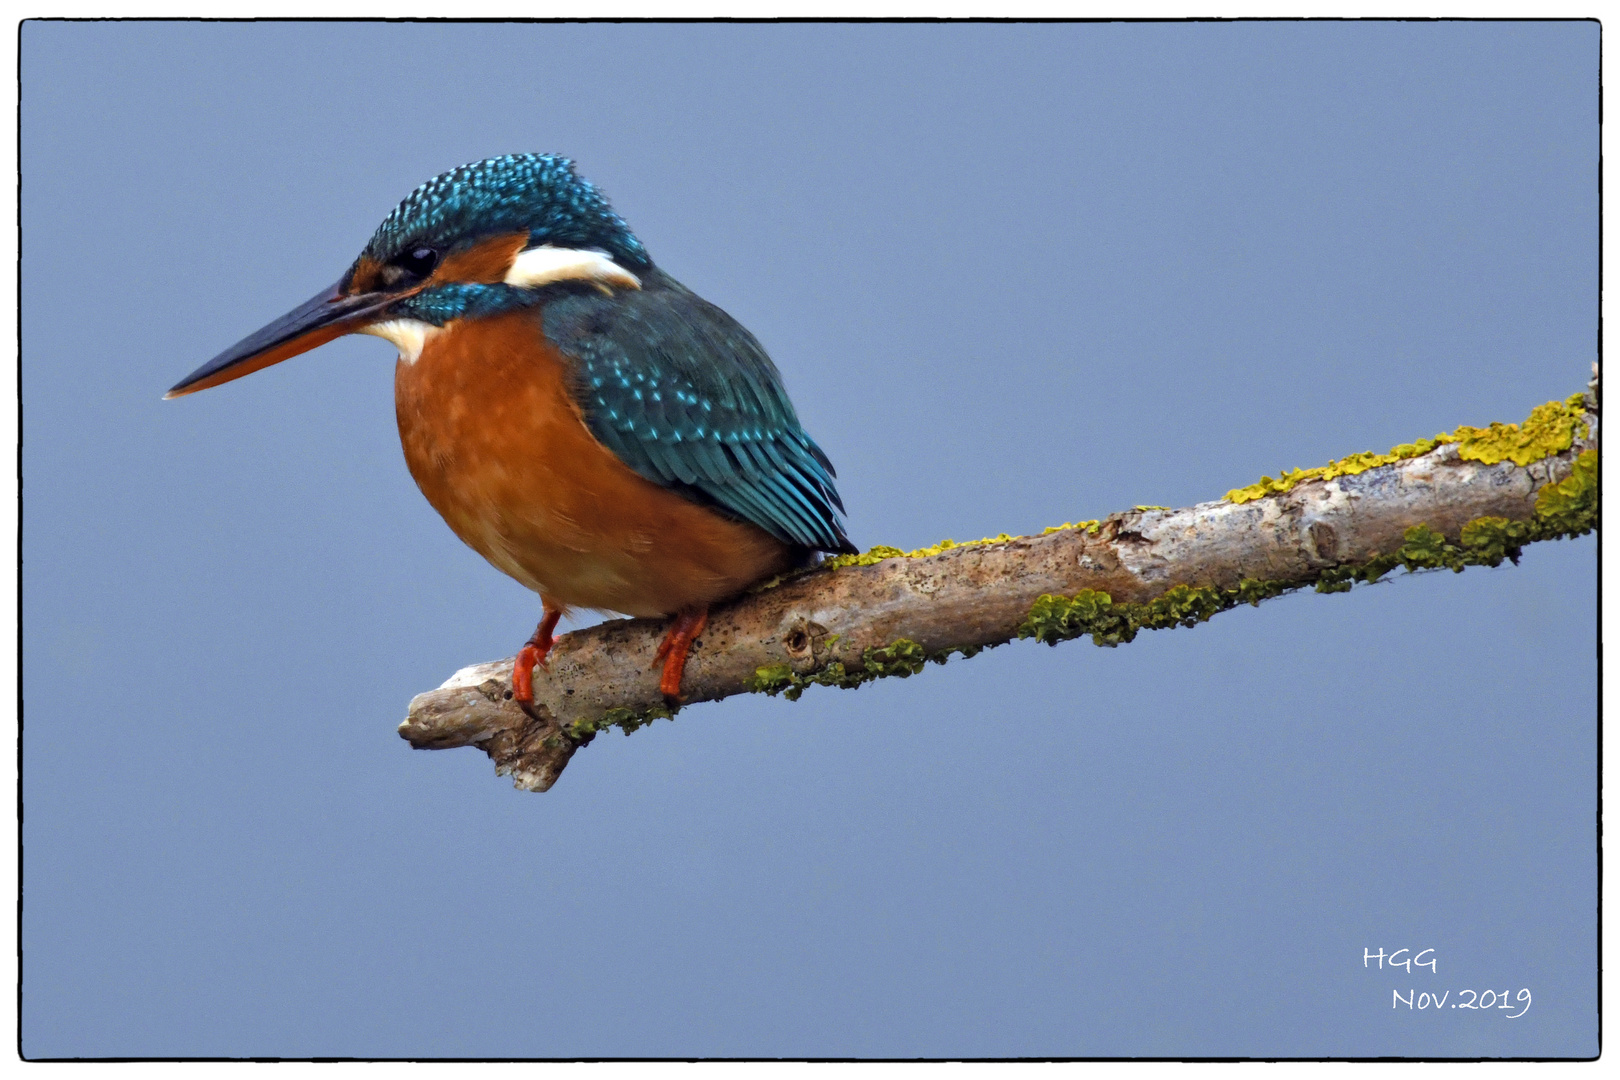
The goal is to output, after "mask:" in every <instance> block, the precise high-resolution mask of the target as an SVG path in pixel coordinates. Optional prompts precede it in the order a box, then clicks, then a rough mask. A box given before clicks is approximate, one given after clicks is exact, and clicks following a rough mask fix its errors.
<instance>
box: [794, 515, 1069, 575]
mask: <svg viewBox="0 0 1620 1080" xmlns="http://www.w3.org/2000/svg"><path fill="white" fill-rule="evenodd" d="M1093 524H1094V523H1093ZM1064 528H1067V526H1064ZM1046 531H1047V532H1053V531H1054V530H1052V529H1048V530H1046ZM1043 535H1044V534H1043ZM1017 539H1018V537H1016V536H1008V535H1007V534H1006V533H1000V534H998V535H996V536H987V537H985V538H984V539H983V540H963V541H962V542H961V543H957V542H956V541H955V540H949V539H947V540H941V541H940V542H939V543H937V544H935V545H933V546H932V547H925V548H917V549H916V550H914V551H901V550H900V549H899V548H897V547H890V546H889V545H887V544H878V545H877V546H876V547H873V548H869V549H867V550H866V551H863V552H861V553H860V554H859V555H834V556H833V557H832V558H830V559H824V560H822V563H821V565H822V566H824V567H826V568H827V569H829V570H836V569H837V568H838V567H840V566H875V565H877V564H878V563H880V562H882V561H883V560H884V559H926V558H927V557H928V556H930V555H938V554H940V553H941V552H946V551H949V550H951V549H952V548H959V547H978V546H979V545H981V544H1004V543H1006V542H1007V541H1009V540H1017Z"/></svg>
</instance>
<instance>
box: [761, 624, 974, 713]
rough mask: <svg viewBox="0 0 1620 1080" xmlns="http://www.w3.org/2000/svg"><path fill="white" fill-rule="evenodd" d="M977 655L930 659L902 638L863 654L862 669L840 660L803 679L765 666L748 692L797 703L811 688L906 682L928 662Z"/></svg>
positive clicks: (966, 650) (968, 651) (781, 667)
mask: <svg viewBox="0 0 1620 1080" xmlns="http://www.w3.org/2000/svg"><path fill="white" fill-rule="evenodd" d="M978 651H979V648H978V647H975V646H966V647H963V648H957V649H947V650H945V651H943V652H940V653H936V654H934V655H932V656H930V655H929V654H928V653H927V652H926V651H925V650H924V649H923V647H922V646H921V645H919V644H917V643H916V642H915V641H912V640H911V639H910V638H900V639H899V640H897V641H894V642H892V643H890V644H888V645H883V646H874V647H873V648H870V649H867V650H866V651H865V652H864V653H862V654H861V666H860V667H859V668H856V669H853V670H852V669H850V668H847V667H846V666H845V665H844V663H843V662H842V661H840V660H834V661H831V662H830V663H827V664H825V665H823V666H822V667H820V668H818V669H817V670H815V671H811V672H807V673H805V674H802V675H801V674H800V673H798V672H796V671H794V670H793V669H792V668H791V667H789V666H788V665H786V664H766V665H764V666H762V667H757V668H755V669H754V674H753V677H752V678H751V679H749V680H748V689H749V690H751V691H753V692H754V693H756V694H767V695H769V696H770V697H775V696H776V695H777V694H781V695H782V696H783V697H785V698H787V699H788V700H789V701H798V700H799V698H800V696H801V695H803V693H804V692H805V690H807V689H809V688H810V687H812V686H837V687H841V688H843V689H853V688H854V687H857V686H860V685H861V684H862V683H867V682H871V681H872V680H873V679H885V678H889V677H890V676H893V677H895V678H901V679H905V678H909V677H910V676H912V675H916V674H917V673H918V672H920V671H922V669H923V665H924V664H926V663H927V662H928V661H929V660H933V661H934V662H936V663H940V664H943V663H944V662H945V660H946V659H947V658H949V656H950V654H951V653H953V652H959V653H961V654H962V655H964V656H973V655H975V654H976V653H978Z"/></svg>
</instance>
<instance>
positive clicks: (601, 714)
mask: <svg viewBox="0 0 1620 1080" xmlns="http://www.w3.org/2000/svg"><path fill="white" fill-rule="evenodd" d="M1597 447H1598V397H1597V379H1596V376H1595V375H1594V378H1593V382H1592V384H1591V386H1590V388H1589V389H1588V391H1587V393H1586V394H1585V395H1576V396H1574V397H1572V398H1570V399H1568V401H1565V402H1549V403H1548V404H1547V405H1543V406H1541V407H1540V408H1538V409H1536V410H1535V412H1534V413H1532V414H1531V416H1530V418H1529V419H1528V420H1526V421H1525V422H1524V423H1523V424H1493V425H1491V427H1489V428H1484V429H1480V428H1460V429H1458V431H1457V432H1455V433H1453V434H1450V435H1441V436H1437V437H1436V438H1435V439H1433V440H1420V441H1419V442H1417V443H1413V444H1408V445H1405V446H1400V447H1396V448H1395V449H1394V450H1392V451H1391V452H1390V453H1389V454H1381V455H1373V454H1358V455H1353V456H1352V457H1350V458H1346V459H1343V460H1342V461H1339V462H1334V463H1332V464H1330V465H1328V466H1324V467H1323V468H1320V469H1312V470H1297V471H1295V472H1293V473H1286V474H1284V475H1283V476H1282V477H1280V478H1277V479H1272V478H1269V477H1268V478H1266V479H1265V480H1263V481H1261V482H1260V483H1259V484H1256V485H1252V486H1251V487H1249V488H1242V489H1238V490H1236V491H1232V492H1229V493H1228V494H1227V496H1226V497H1225V498H1223V499H1221V500H1219V501H1216V502H1207V503H1199V504H1198V505H1196V506H1191V507H1187V508H1185V509H1181V510H1169V509H1164V508H1159V507H1138V508H1136V509H1134V510H1131V511H1127V512H1125V513H1120V514H1114V515H1111V516H1110V517H1108V518H1106V519H1104V520H1102V521H1100V522H1084V523H1081V524H1080V525H1068V526H1060V527H1058V528H1056V529H1048V530H1047V531H1046V533H1044V534H1042V535H1040V536H1020V537H1007V536H1001V537H997V538H995V539H993V540H984V541H975V542H972V543H967V544H952V543H951V542H950V541H946V542H945V543H944V544H942V545H940V546H939V547H937V548H933V549H927V550H924V551H919V552H913V553H909V554H906V553H901V552H899V551H897V550H895V549H893V548H874V549H873V550H872V551H871V552H869V553H867V554H865V555H862V556H842V557H840V558H838V559H834V560H830V561H829V563H828V564H824V565H823V566H822V567H820V568H817V569H815V570H812V571H809V572H806V573H803V574H800V575H799V576H796V577H791V578H789V579H787V580H782V581H780V582H777V583H772V584H771V585H769V586H767V587H765V588H762V589H759V590H756V591H755V592H753V593H751V594H749V595H746V596H744V597H742V598H741V599H739V600H736V601H734V602H732V603H730V604H727V605H725V606H723V607H718V608H716V609H715V610H714V612H713V613H712V615H711V617H710V619H709V626H708V629H707V630H706V631H705V632H704V634H703V636H702V638H701V639H699V641H698V643H697V645H696V646H695V647H694V648H693V650H692V655H691V659H690V661H689V662H688V664H687V668H686V676H685V680H684V682H683V684H682V685H683V688H684V690H685V692H686V695H687V700H688V703H695V702H699V701H715V700H719V699H720V698H725V697H730V696H731V695H733V694H740V693H746V692H763V693H769V694H777V693H782V694H785V695H786V696H787V697H789V698H797V697H798V696H799V694H800V693H802V692H803V691H804V690H805V689H806V688H807V687H809V686H811V685H826V686H843V687H849V686H856V685H859V684H860V683H862V682H865V681H868V680H870V679H874V678H882V677H885V676H890V675H895V676H900V677H902V678H903V677H906V676H908V675H912V674H915V673H917V672H919V671H921V670H922V668H923V666H924V664H925V662H926V661H928V660H935V661H937V662H940V663H943V662H945V660H946V659H947V658H948V657H949V656H950V655H952V654H961V655H964V656H972V655H973V654H974V653H976V652H978V651H979V650H980V649H983V648H986V647H990V646H995V645H1000V644H1002V643H1004V642H1007V641H1010V640H1012V639H1014V638H1023V637H1033V638H1035V639H1036V640H1039V641H1045V642H1047V643H1049V644H1056V643H1057V642H1058V641H1062V640H1066V639H1069V638H1073V637H1078V636H1081V635H1084V634H1090V635H1091V636H1092V638H1093V640H1094V641H1096V643H1097V644H1099V645H1114V644H1119V643H1121V642H1126V641H1129V640H1131V638H1132V637H1134V636H1135V634H1136V632H1137V630H1139V629H1152V628H1160V627H1169V626H1191V625H1195V624H1196V623H1198V622H1202V621H1203V620H1205V619H1207V618H1209V617H1210V616H1211V615H1214V614H1216V613H1218V612H1220V611H1224V610H1226V609H1228V608H1231V607H1234V606H1236V605H1237V604H1240V603H1254V604H1258V603H1259V602H1260V601H1261V600H1264V599H1267V598H1269V597H1271V596H1277V595H1280V594H1282V593H1284V592H1289V591H1292V590H1294V589H1298V588H1302V587H1304V586H1308V585H1314V586H1315V587H1316V589H1317V591H1319V592H1339V591H1343V590H1346V589H1349V588H1351V587H1352V585H1353V584H1354V583H1355V582H1356V581H1372V580H1376V579H1377V578H1378V577H1380V576H1381V575H1383V574H1385V573H1387V572H1389V571H1390V570H1392V569H1394V568H1395V567H1397V566H1404V567H1405V568H1406V569H1407V570H1408V571H1415V570H1421V569H1435V568H1441V567H1445V568H1450V569H1453V570H1458V571H1460V570H1462V569H1463V567H1465V566H1469V565H1489V566H1495V565H1497V564H1499V563H1500V562H1501V561H1502V560H1503V559H1504V558H1507V559H1512V560H1514V561H1517V557H1518V553H1519V549H1520V548H1521V547H1522V546H1523V545H1524V544H1527V543H1531V542H1534V541H1537V540H1543V539H1552V538H1555V537H1560V536H1572V535H1578V534H1580V533H1584V532H1587V531H1589V530H1590V529H1592V528H1594V527H1595V526H1596V522H1597ZM664 628H665V624H664V622H663V621H661V620H653V619H618V620H613V621H609V622H605V623H602V624H601V625H598V626H593V627H589V628H587V629H584V630H578V631H575V632H573V633H571V634H567V635H565V636H563V637H562V638H560V639H559V640H558V642H557V645H556V647H555V649H554V650H553V651H552V653H551V658H550V661H549V663H548V665H547V666H546V667H545V668H542V669H540V670H538V671H536V673H535V683H534V697H535V702H534V706H533V708H532V709H530V710H528V711H525V710H524V709H523V708H521V707H519V706H518V705H517V704H515V703H514V702H513V701H512V700H511V683H510V678H511V670H512V659H510V658H508V659H505V660H497V661H494V662H492V663H487V664H476V665H474V666H472V667H467V668H463V669H462V670H461V671H458V672H456V674H455V675H453V676H452V677H451V678H450V680H449V681H448V682H446V683H445V684H444V685H443V686H441V687H439V688H438V689H437V690H432V691H429V692H428V693H425V694H420V695H418V696H417V697H416V698H415V699H414V700H412V702H411V704H410V712H409V716H408V717H407V719H406V720H405V721H404V722H403V723H402V724H401V725H400V728H399V731H400V735H401V736H402V737H404V738H405V739H407V740H408V741H409V742H410V743H411V745H412V746H415V747H417V748H419V749H429V750H440V749H447V748H450V747H456V746H478V747H481V748H482V749H483V750H484V751H485V752H486V753H488V754H489V755H490V757H491V758H493V759H494V761H495V765H496V771H497V773H500V774H510V775H511V776H512V779H513V782H514V784H515V785H516V786H517V787H519V788H526V789H528V790H530V791H545V790H546V789H547V788H549V787H550V786H551V785H552V784H553V783H554V782H556V779H557V777H558V775H559V774H560V773H561V772H562V770H563V768H564V767H565V766H566V765H567V764H568V761H569V759H570V758H571V757H572V756H573V754H574V752H575V751H576V750H577V749H578V748H579V747H581V746H584V745H585V744H587V743H588V742H590V740H591V739H592V738H594V737H595V735H596V733H597V732H598V731H600V730H601V729H602V728H604V727H608V726H618V727H621V728H623V729H624V730H625V732H626V733H627V734H628V733H629V732H630V731H633V730H635V729H636V728H637V727H640V726H642V725H644V724H646V723H649V722H651V720H653V719H655V718H658V717H665V716H669V715H670V712H669V710H668V709H667V708H666V707H665V706H664V703H663V700H662V698H661V697H660V695H659V693H658V667H657V665H655V663H654V660H653V654H654V651H655V650H656V648H657V646H658V642H659V639H660V637H661V636H662V634H663V631H664Z"/></svg>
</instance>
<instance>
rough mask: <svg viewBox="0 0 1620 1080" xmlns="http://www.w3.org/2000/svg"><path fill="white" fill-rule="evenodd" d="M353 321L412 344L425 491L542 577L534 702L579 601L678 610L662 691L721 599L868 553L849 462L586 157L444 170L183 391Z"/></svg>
mask: <svg viewBox="0 0 1620 1080" xmlns="http://www.w3.org/2000/svg"><path fill="white" fill-rule="evenodd" d="M355 333H359V334H374V335H376V336H377V337H382V338H386V339H387V340H389V341H391V342H393V343H394V344H395V345H396V346H398V348H399V360H398V363H397V364H396V366H395V369H394V405H395V411H396V414H397V416H398V419H399V437H400V442H401V443H402V444H403V445H404V449H405V462H406V464H407V465H408V466H409V468H410V471H411V476H412V477H414V478H415V480H416V484H417V486H418V487H419V488H421V490H422V494H423V495H425V496H427V500H428V502H430V503H432V504H433V508H434V509H435V510H437V511H438V512H439V513H440V514H441V515H442V516H443V517H444V520H445V522H446V523H447V524H449V526H450V528H451V529H452V530H453V531H454V532H455V534H456V535H457V536H459V537H460V538H461V539H462V540H463V541H465V542H466V543H467V545H468V546H470V547H471V548H472V549H473V550H474V551H476V552H478V553H479V554H480V555H482V556H483V557H484V558H486V559H488V560H489V561H490V562H491V563H493V564H494V565H495V567H496V568H497V569H499V570H501V571H503V572H505V573H507V574H509V575H511V576H512V577H513V578H516V579H517V580H518V581H520V582H522V583H523V584H524V585H525V586H527V587H528V588H531V589H533V590H534V591H535V592H537V593H539V594H540V601H541V605H542V610H543V618H542V619H541V621H540V625H539V626H538V627H537V628H536V629H535V632H534V636H533V637H531V638H530V639H529V641H528V644H526V645H525V646H524V647H523V649H522V651H521V652H520V653H519V654H518V657H517V662H516V665H515V667H514V670H513V672H512V688H513V690H512V693H513V697H514V698H516V699H517V700H518V701H520V702H529V701H532V699H533V682H532V680H533V670H534V666H535V665H536V664H541V663H544V661H545V659H546V654H547V653H548V652H549V651H550V649H551V647H552V644H553V641H554V638H553V631H554V630H555V628H556V625H557V620H558V619H559V618H561V617H562V616H563V615H564V614H565V613H567V612H568V610H569V609H570V608H576V607H578V608H591V609H598V610H606V611H616V612H621V613H623V614H626V615H634V616H642V617H673V621H672V622H671V624H670V627H669V630H668V632H667V633H666V634H665V636H664V639H663V643H662V645H661V646H660V647H659V650H658V658H659V660H660V661H662V662H663V665H664V667H663V674H662V678H661V679H660V681H659V688H660V690H661V691H662V692H663V694H664V695H665V696H666V697H668V698H670V699H672V700H678V699H679V695H680V684H681V674H682V672H683V670H684V669H685V666H686V658H687V655H688V653H689V652H690V650H691V647H692V643H693V641H694V640H695V639H696V638H697V636H698V635H699V634H701V633H702V632H703V628H704V626H705V625H706V624H707V621H708V612H709V607H710V605H712V604H714V603H716V602H718V601H722V600H726V599H728V598H730V597H733V596H736V595H737V594H739V593H741V592H742V591H743V590H745V589H747V588H748V587H749V586H750V585H752V584H754V583H756V582H758V581H760V580H762V579H765V578H768V577H770V576H772V575H774V574H778V573H781V572H782V571H784V570H788V569H791V568H793V567H795V566H798V565H803V564H805V563H807V562H809V561H810V560H812V559H813V558H814V557H815V553H816V552H818V551H823V552H852V551H854V550H855V548H854V547H853V546H851V544H850V542H849V539H848V537H847V536H846V535H845V532H844V526H843V524H842V521H841V519H840V514H841V513H842V511H843V509H844V506H843V503H842V502H841V501H840V499H839V497H838V491H837V489H836V488H835V487H834V485H833V477H834V475H835V474H834V471H833V467H832V463H831V462H830V461H828V460H827V455H826V454H824V453H822V451H821V448H820V447H819V446H817V445H816V443H815V440H813V439H811V438H810V436H809V435H808V434H806V433H805V431H804V429H803V428H802V427H801V426H800V424H799V418H798V416H797V415H796V414H795V413H794V410H793V404H792V402H790V401H789V400H788V395H787V391H786V390H785V389H784V388H783V386H782V379H781V376H780V375H779V374H778V372H777V370H776V366H775V365H774V364H772V363H771V360H770V357H768V356H767V355H766V354H765V350H764V349H763V348H762V347H761V346H760V344H759V342H758V341H756V340H755V339H754V336H753V335H752V334H750V333H749V332H748V331H747V330H745V329H743V327H742V326H741V325H739V324H738V323H737V321H736V320H735V319H733V318H732V317H731V316H729V315H727V314H726V313H725V312H724V311H721V310H720V309H719V308H717V307H715V306H714V305H713V304H711V303H709V302H708V301H706V300H704V299H702V298H701V297H699V296H697V295H696V294H694V293H693V292H692V291H691V290H689V289H687V288H686V287H685V286H683V285H681V283H680V282H678V281H676V280H675V279H674V278H672V277H670V276H669V275H668V274H666V273H664V272H663V271H662V270H660V269H659V268H658V267H657V266H655V265H654V264H653V261H652V259H651V258H650V257H649V256H648V254H647V251H646V249H645V248H644V247H643V246H642V244H641V241H640V240H638V239H636V237H635V234H634V233H632V232H631V231H630V228H629V226H628V225H626V224H625V223H624V221H623V219H621V218H620V217H619V216H618V214H616V213H614V212H613V210H612V208H611V207H610V206H609V205H608V202H607V199H606V198H604V197H603V195H602V194H601V192H600V191H598V190H597V189H596V187H595V186H594V185H592V184H591V183H590V182H589V181H587V180H584V179H582V178H581V177H579V176H578V175H576V173H575V172H574V166H573V162H572V161H570V160H568V159H567V158H562V157H555V156H552V155H543V154H512V155H508V156H506V157H497V158H490V159H488V160H485V161H479V162H474V163H472V164H470V165H463V166H462V167H461V168H459V169H452V170H451V171H449V172H447V173H444V174H443V175H441V176H436V177H434V178H433V179H432V180H429V181H428V182H427V183H425V184H423V185H422V186H421V187H419V188H417V189H416V190H415V191H413V192H411V194H410V195H409V196H408V197H407V198H406V199H405V201H404V202H402V203H400V204H399V206H397V207H395V209H394V210H393V212H392V213H390V214H389V215H388V216H387V217H386V218H384V219H383V223H382V224H381V225H379V226H378V227H377V231H376V233H375V234H374V235H373V236H372V237H371V240H370V242H369V243H367V244H366V247H365V250H364V251H362V252H361V253H360V257H359V258H357V259H356V260H355V261H354V265H353V266H351V267H349V269H348V272H347V273H345V274H344V275H343V277H342V278H341V279H339V281H338V283H337V284H336V285H334V286H332V287H331V288H329V289H324V290H322V291H321V292H320V293H317V294H316V295H315V296H314V297H313V298H311V299H310V300H309V301H308V302H306V303H304V304H302V305H301V306H299V307H297V308H294V309H293V310H292V311H290V312H288V313H287V314H286V315H283V316H282V317H281V318H279V319H277V320H276V321H274V322H272V323H270V324H269V325H268V326H266V327H264V328H263V329H261V330H259V331H258V332H257V333H255V334H252V335H251V336H249V337H247V338H244V339H243V340H242V341H240V342H238V343H237V344H235V345H233V346H231V347H230V348H229V349H226V350H225V351H224V352H222V353H220V354H219V355H218V356H216V357H215V358H214V359H212V360H210V361H209V362H208V363H206V364H204V365H203V366H202V367H200V368H198V369H197V370H196V371H194V372H192V373H191V374H190V375H188V376H186V377H185V378H184V379H183V380H181V381H180V382H179V383H178V384H177V385H176V386H175V387H174V388H173V389H172V390H170V391H169V393H168V395H167V396H168V397H171V398H172V397H180V396H182V395H184V394H190V393H193V392H195V391H198V390H204V389H207V388H208V387H211V386H218V385H220V384H221V383H225V382H229V381H231V380H232V379H236V378H240V377H241V376H243V375H247V374H249V373H250V372H254V371H258V370H259V369H260V368H264V367H268V366H269V365H271V364H275V363H279V362H280V361H282V360H286V359H287V358H289V357H292V356H297V355H298V354H299V353H302V352H305V351H307V350H309V349H313V348H315V347H316V346H317V345H321V344H324V343H325V342H328V341H331V340H333V339H334V338H337V337H341V336H342V335H344V334H355Z"/></svg>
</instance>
